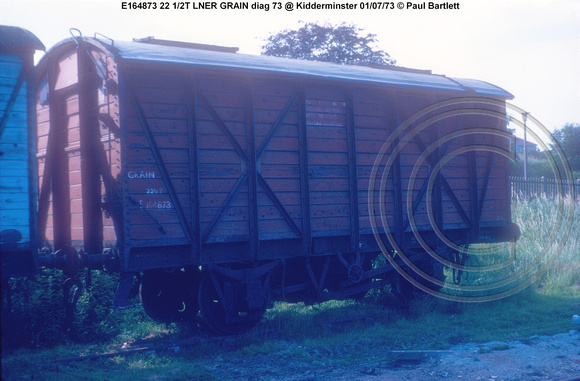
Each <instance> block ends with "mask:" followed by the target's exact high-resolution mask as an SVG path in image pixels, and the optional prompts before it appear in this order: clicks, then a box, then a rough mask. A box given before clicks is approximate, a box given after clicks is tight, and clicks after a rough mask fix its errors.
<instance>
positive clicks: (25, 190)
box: [0, 53, 31, 242]
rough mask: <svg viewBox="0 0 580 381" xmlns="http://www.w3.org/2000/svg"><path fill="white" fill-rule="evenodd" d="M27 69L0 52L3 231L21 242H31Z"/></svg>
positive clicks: (0, 220)
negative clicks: (15, 233)
mask: <svg viewBox="0 0 580 381" xmlns="http://www.w3.org/2000/svg"><path fill="white" fill-rule="evenodd" d="M25 70H26V69H25V67H24V59H23V58H22V57H20V56H17V55H14V54H2V53H0V112H1V114H0V115H1V116H2V117H3V120H4V124H3V125H2V130H0V231H3V230H7V229H14V230H17V231H18V232H19V233H20V234H21V235H22V238H21V242H30V240H31V236H30V222H31V220H30V205H29V194H30V191H31V188H30V183H29V162H28V156H29V151H28V134H29V131H28V115H27V112H28V106H27V104H28V95H27V81H24V82H22V83H21V84H18V78H19V76H20V75H21V72H22V71H25ZM17 84H18V85H19V86H20V88H19V89H16V91H17V93H16V94H15V95H16V98H15V99H14V100H13V101H12V102H13V103H12V105H11V108H10V109H9V110H8V107H9V104H10V101H11V99H12V97H13V93H14V91H15V87H16V86H17ZM5 113H7V114H6V115H5Z"/></svg>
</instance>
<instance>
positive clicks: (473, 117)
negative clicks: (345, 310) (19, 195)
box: [37, 37, 513, 331]
mask: <svg viewBox="0 0 580 381" xmlns="http://www.w3.org/2000/svg"><path fill="white" fill-rule="evenodd" d="M234 51H235V50H233V49H228V48H216V47H209V46H200V45H193V44H184V43H174V42H166V41H159V40H154V39H145V40H140V41H133V42H119V41H112V40H109V39H105V38H81V37H79V38H74V39H71V40H67V41H64V42H62V43H60V44H58V45H57V46H55V47H54V48H53V49H52V50H51V51H50V52H49V53H48V54H47V55H46V56H45V57H44V58H43V59H42V61H41V62H40V64H39V65H38V70H37V78H38V87H39V96H38V104H37V119H38V173H39V188H40V192H39V225H40V231H41V233H42V234H43V235H44V238H45V240H46V242H48V243H49V244H50V245H52V246H53V248H54V249H55V250H59V249H60V250H63V249H65V248H68V247H73V248H75V249H76V250H81V251H82V253H81V254H82V255H81V257H82V258H85V260H86V261H87V262H88V263H89V264H90V263H91V261H93V262H94V263H99V261H98V260H96V259H94V258H103V257H106V258H108V260H109V261H112V262H115V261H116V263H117V267H118V269H119V270H120V271H121V272H123V273H124V274H133V273H138V272H145V277H144V281H145V279H149V280H147V281H146V283H144V286H145V289H146V290H147V289H148V287H149V286H146V284H149V285H150V287H149V289H153V290H154V291H151V293H152V294H154V293H155V292H157V291H160V290H162V291H163V292H165V293H166V294H168V293H172V292H173V291H171V290H178V289H184V287H185V288H188V287H189V288H191V289H192V290H195V294H196V295H195V297H193V299H196V298H197V297H198V296H199V303H200V304H201V308H202V314H204V315H205V316H208V315H212V314H213V315H216V316H214V317H212V318H210V320H217V321H218V323H217V327H216V324H213V328H216V329H217V330H222V331H228V327H236V328H243V327H245V326H246V323H247V321H252V320H255V316H258V315H259V313H258V315H252V314H253V312H254V311H259V310H261V309H263V308H265V305H266V299H267V298H268V297H269V296H270V295H271V294H272V292H273V294H274V296H278V297H283V298H288V299H292V298H291V297H290V296H289V295H291V294H294V295H298V297H297V298H295V299H296V300H306V299H308V298H309V297H311V296H312V294H314V295H315V296H318V297H322V298H324V295H329V297H344V296H349V295H354V294H356V295H359V294H360V292H364V291H365V290H368V289H369V288H371V287H372V286H376V285H378V283H377V282H376V281H377V279H378V278H380V279H383V278H385V277H384V276H382V275H381V274H384V272H376V273H372V270H371V267H372V266H371V265H370V263H371V260H372V259H373V258H375V257H376V256H377V255H378V254H379V253H381V251H383V252H385V254H387V255H389V253H391V252H393V251H397V252H399V253H401V252H406V253H410V254H409V255H412V254H415V255H422V254H424V253H425V252H428V251H429V250H430V249H432V250H438V249H439V248H440V247H441V246H445V242H446V240H448V241H449V242H451V243H454V244H458V245H460V244H463V245H466V244H469V243H473V242H483V241H486V242H501V241H508V240H511V239H512V238H513V231H512V224H511V215H510V197H509V194H508V184H507V179H508V177H507V163H508V158H509V154H510V153H509V147H510V145H509V143H510V139H509V135H508V134H506V128H505V127H506V122H507V121H506V116H505V115H506V111H505V100H506V99H509V98H511V95H510V94H509V93H507V92H505V91H504V90H502V89H500V88H498V87H496V86H493V85H490V84H488V83H485V82H480V81H474V80H461V79H451V78H448V77H445V76H442V75H433V74H431V73H429V72H425V71H416V70H405V69H401V68H372V67H362V66H342V65H333V64H325V63H319V62H305V61H297V60H287V59H278V58H272V57H259V56H248V55H242V54H237V53H235V52H234ZM66 250H68V249H66ZM200 268H201V269H202V270H203V273H205V274H206V275H205V276H201V275H200V274H199V269H200ZM163 269H164V270H163ZM167 269H177V270H176V271H177V272H178V273H179V275H176V276H170V275H168V274H170V272H168V271H167ZM180 269H182V270H180ZM188 272H189V273H192V274H193V275H187V276H186V275H184V274H185V273H188ZM365 274H366V275H365ZM200 277H201V281H200V280H199V279H200ZM177 278H179V279H178V280H176V279H177ZM160 279H164V280H163V281H161V280H160ZM185 279H187V281H186V280H185ZM204 279H206V280H205V281H204ZM371 279H374V280H375V282H371ZM385 279H386V278H385ZM349 281H350V284H349ZM127 282H128V281H127ZM147 282H148V283H147ZM187 282H189V283H187ZM160 283H167V284H171V285H172V286H171V287H169V290H167V289H165V288H164V286H162V285H161V284H160ZM371 283H373V284H372V285H371ZM184 284H188V285H189V286H187V287H186V286H184ZM192 284H193V286H191V285H192ZM238 286H239V287H238ZM351 286H352V287H351ZM356 287H358V288H356ZM121 288H123V287H121ZM198 288H200V289H199V291H198ZM155 290H156V291H155ZM208 290H209V291H208ZM272 290H273V291H272ZM271 291H272V292H271ZM184 292H185V291H184ZM188 292H189V291H188ZM191 292H193V291H191ZM191 292H190V293H191ZM198 293H199V294H198ZM145 294H146V295H147V292H145ZM148 298H149V299H150V300H144V304H149V307H147V308H148V309H149V311H152V312H151V314H152V316H153V315H155V314H156V312H155V311H157V312H159V310H160V309H163V308H166V307H167V305H168V304H167V303H168V302H160V305H161V307H159V306H153V307H152V304H154V303H156V302H155V301H154V300H152V298H153V297H151V296H149V297H147V296H146V297H145V299H148ZM204 298H206V299H209V300H212V301H213V302H214V304H219V305H220V307H219V308H217V309H216V308H214V307H212V305H211V303H210V305H209V306H208V305H205V306H204V304H207V303H206V302H204V301H203V300H202V299H204ZM153 299H154V298H153ZM186 299H187V298H186V297H178V298H177V301H175V303H176V305H178V306H181V305H182V304H183V303H186V304H187V303H188V302H190V303H193V302H191V300H190V299H192V298H189V299H187V300H186ZM240 300H242V301H240ZM194 303H197V300H195V302H194ZM212 308H213V309H212ZM220 308H221V310H220ZM222 310H223V311H225V312H222V313H220V311H222ZM149 311H148V312H149ZM213 315H212V316H213ZM154 317H155V316H154ZM161 317H162V318H166V317H167V316H161ZM244 322H246V323H244ZM210 325H212V323H210Z"/></svg>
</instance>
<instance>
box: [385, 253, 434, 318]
mask: <svg viewBox="0 0 580 381" xmlns="http://www.w3.org/2000/svg"><path fill="white" fill-rule="evenodd" d="M425 256H427V257H428V255H427V254H425ZM416 265H417V267H419V268H420V269H422V270H423V271H424V272H425V273H427V274H429V275H431V276H432V277H434V278H436V279H440V280H442V279H444V276H445V275H444V270H443V266H442V265H441V263H439V262H438V261H436V260H435V259H433V258H430V257H428V258H424V259H421V260H419V261H417V263H416ZM410 275H411V276H412V277H413V278H416V279H417V278H418V277H419V275H418V274H415V273H411V274H410ZM392 286H393V291H394V294H395V296H396V297H397V298H398V299H399V301H400V302H401V304H402V305H403V306H404V307H408V306H409V302H410V301H411V300H413V299H416V298H417V297H418V296H419V295H422V294H423V292H422V291H421V290H419V289H418V288H417V287H416V286H415V285H413V284H411V282H409V281H408V280H407V279H405V278H404V277H403V276H402V275H400V274H397V275H396V281H395V282H394V284H393V285H392ZM429 287H430V288H431V289H432V290H433V291H439V289H440V287H439V286H438V285H436V284H433V283H431V284H430V285H429Z"/></svg>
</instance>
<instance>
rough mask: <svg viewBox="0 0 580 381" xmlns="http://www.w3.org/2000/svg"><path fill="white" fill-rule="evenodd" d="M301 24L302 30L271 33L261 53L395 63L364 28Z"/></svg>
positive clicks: (326, 59)
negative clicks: (365, 32) (377, 45)
mask: <svg viewBox="0 0 580 381" xmlns="http://www.w3.org/2000/svg"><path fill="white" fill-rule="evenodd" d="M301 23H302V24H303V25H302V27H300V28H299V29H296V30H289V29H286V30H283V31H281V32H278V33H276V34H271V35H270V36H269V37H268V38H267V39H266V40H265V41H266V43H265V44H264V45H263V46H262V54H263V55H266V56H274V57H287V58H297V59H303V60H315V61H323V62H334V63H338V64H346V65H352V64H380V65H395V63H396V61H395V60H394V59H392V58H391V56H390V55H389V54H388V53H387V52H385V51H384V50H381V49H378V48H377V47H376V43H377V38H376V37H377V36H376V35H375V34H372V33H368V34H364V33H363V31H364V29H362V28H359V27H357V26H356V25H353V24H346V23H342V24H339V25H331V24H329V23H326V24H324V25H319V24H317V23H304V22H301Z"/></svg>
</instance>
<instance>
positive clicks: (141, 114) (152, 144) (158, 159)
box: [127, 79, 193, 243]
mask: <svg viewBox="0 0 580 381" xmlns="http://www.w3.org/2000/svg"><path fill="white" fill-rule="evenodd" d="M128 80H129V79H128ZM127 88H128V95H129V99H130V100H131V104H132V105H133V108H134V109H135V113H136V114H137V119H138V120H139V124H140V125H141V128H142V129H143V132H144V133H145V138H146V139H147V143H148V144H149V148H150V149H151V153H152V154H153V158H154V160H155V163H156V164H157V167H158V168H159V171H160V172H161V177H162V180H163V183H164V185H165V187H166V188H167V193H168V194H169V198H170V199H171V202H172V204H173V205H174V206H175V212H176V213H177V218H178V219H179V223H180V225H181V227H182V229H183V233H184V234H185V237H186V239H187V241H188V242H189V243H191V242H192V239H193V236H192V233H191V230H190V228H189V225H188V223H187V219H186V218H185V213H184V212H183V208H182V207H181V203H180V202H179V198H178V197H177V192H176V191H175V187H174V186H173V182H172V181H171V177H170V176H169V172H168V171H167V168H166V167H165V161H164V160H163V157H162V156H161V152H160V151H159V147H157V142H156V141H155V137H154V136H153V133H152V132H151V128H150V127H149V123H148V121H147V117H146V116H145V111H143V108H141V104H140V103H139V100H138V99H137V95H136V94H135V93H134V90H133V87H132V86H127Z"/></svg>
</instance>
